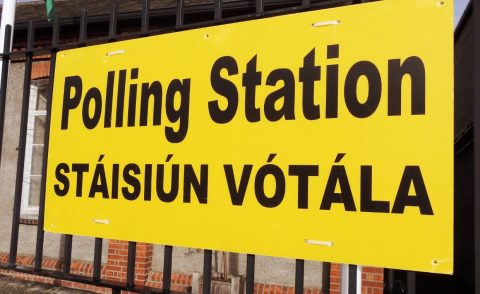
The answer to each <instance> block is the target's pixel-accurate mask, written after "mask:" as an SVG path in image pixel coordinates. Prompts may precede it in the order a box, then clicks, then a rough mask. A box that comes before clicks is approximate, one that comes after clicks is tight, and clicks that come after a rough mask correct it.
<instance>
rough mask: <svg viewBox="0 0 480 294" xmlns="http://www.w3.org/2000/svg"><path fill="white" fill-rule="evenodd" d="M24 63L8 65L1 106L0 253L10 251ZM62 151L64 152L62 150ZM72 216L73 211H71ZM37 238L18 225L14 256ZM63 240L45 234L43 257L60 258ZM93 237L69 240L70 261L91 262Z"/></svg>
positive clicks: (29, 251) (31, 228)
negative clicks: (2, 122) (5, 88)
mask: <svg viewBox="0 0 480 294" xmlns="http://www.w3.org/2000/svg"><path fill="white" fill-rule="evenodd" d="M24 68H25V67H24V64H23V63H21V62H20V63H18V62H17V63H15V62H13V63H11V65H10V72H9V77H8V87H7V101H6V104H5V126H4V136H3V142H2V155H1V164H0V201H1V203H2V205H0V222H1V223H2V226H0V236H2V238H0V252H8V251H9V249H10V235H11V224H12V210H13V200H14V195H15V178H16V170H17V157H18V150H17V148H18V143H19V141H18V140H19V134H20V113H21V107H22V95H23V79H24V72H25V70H24ZM66 152H68V151H67V150H66ZM73 213H74V212H73ZM36 236H37V226H36V225H24V224H22V225H20V231H19V242H18V254H19V255H33V254H34V253H35V243H36ZM62 244H63V238H62V236H61V235H57V234H49V233H46V234H45V243H44V256H45V257H52V258H60V257H62V256H63V252H62V248H63V246H62ZM93 251H94V238H87V237H77V236H75V237H74V238H73V250H72V259H77V260H82V261H89V262H91V261H93ZM106 257H107V246H106V243H105V246H104V250H103V260H106Z"/></svg>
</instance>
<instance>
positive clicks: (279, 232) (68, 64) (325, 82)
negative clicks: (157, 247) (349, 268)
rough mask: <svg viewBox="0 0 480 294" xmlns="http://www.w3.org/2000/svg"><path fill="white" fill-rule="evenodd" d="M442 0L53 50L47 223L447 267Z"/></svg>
mask: <svg viewBox="0 0 480 294" xmlns="http://www.w3.org/2000/svg"><path fill="white" fill-rule="evenodd" d="M452 7H453V1H451V0H447V1H437V0H422V1H393V0H385V1H378V2H372V3H368V4H361V5H353V6H347V7H341V8H335V9H327V10H320V11H311V12H305V13H298V14H293V15H286V16H280V17H272V18H266V19H262V20H255V21H248V22H242V23H235V24H228V25H221V26H215V27H208V28H202V29H196V30H190V31H185V32H179V33H172V34H165V35H161V36H154V37H148V38H142V39H137V40H130V41H125V42H117V43H111V44H105V45H100V46H92V47H87V48H80V49H74V50H66V51H61V52H60V53H58V57H57V64H56V72H55V85H54V97H53V106H52V107H53V108H52V116H51V119H52V120H51V127H50V134H51V135H50V140H51V141H50V150H49V159H48V171H47V173H48V174H47V199H46V201H47V203H46V205H47V206H46V207H47V209H46V216H45V229H46V230H47V231H50V232H56V233H68V234H76V235H86V236H96V237H104V238H111V239H123V240H131V241H141V242H151V243H159V244H168V245H175V246H185V247H198V248H208V249H214V250H225V251H233V252H240V253H252V254H261V255H271V256H282V257H289V258H301V259H311V260H320V261H331V262H341V263H350V264H361V265H371V266H380V267H388V268H399V269H409V270H418V271H427V272H437V273H452V269H453V57H452V56H453V47H452V44H453V39H452V38H453V37H452V36H453V33H452V10H453V9H452Z"/></svg>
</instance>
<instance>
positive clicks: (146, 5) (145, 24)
mask: <svg viewBox="0 0 480 294" xmlns="http://www.w3.org/2000/svg"><path fill="white" fill-rule="evenodd" d="M149 24H150V0H143V9H142V32H144V33H145V32H148V29H149Z"/></svg>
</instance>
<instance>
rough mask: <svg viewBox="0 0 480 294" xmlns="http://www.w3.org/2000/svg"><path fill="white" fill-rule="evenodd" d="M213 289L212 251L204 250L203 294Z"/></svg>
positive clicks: (208, 293) (207, 293)
mask: <svg viewBox="0 0 480 294" xmlns="http://www.w3.org/2000/svg"><path fill="white" fill-rule="evenodd" d="M211 289H212V250H207V249H205V250H203V294H210V292H211Z"/></svg>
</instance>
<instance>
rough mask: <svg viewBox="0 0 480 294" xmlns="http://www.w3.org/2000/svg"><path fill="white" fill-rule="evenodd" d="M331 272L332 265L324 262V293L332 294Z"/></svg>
mask: <svg viewBox="0 0 480 294" xmlns="http://www.w3.org/2000/svg"><path fill="white" fill-rule="evenodd" d="M330 270H331V263H330V262H323V263H322V293H323V294H330Z"/></svg>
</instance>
